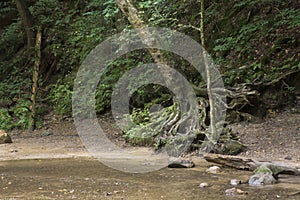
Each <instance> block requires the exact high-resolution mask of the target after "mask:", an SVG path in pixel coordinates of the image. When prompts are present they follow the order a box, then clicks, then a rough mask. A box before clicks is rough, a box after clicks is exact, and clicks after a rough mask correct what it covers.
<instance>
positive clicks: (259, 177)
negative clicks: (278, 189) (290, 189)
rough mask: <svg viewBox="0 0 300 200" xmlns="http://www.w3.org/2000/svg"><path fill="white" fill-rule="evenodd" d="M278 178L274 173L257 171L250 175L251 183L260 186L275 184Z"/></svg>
mask: <svg viewBox="0 0 300 200" xmlns="http://www.w3.org/2000/svg"><path fill="white" fill-rule="evenodd" d="M276 182H277V180H276V179H275V178H274V176H273V174H272V173H269V172H268V173H257V174H254V175H252V176H251V177H250V179H249V185H251V186H260V185H272V184H275V183H276Z"/></svg>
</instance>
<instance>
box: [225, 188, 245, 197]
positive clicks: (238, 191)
mask: <svg viewBox="0 0 300 200" xmlns="http://www.w3.org/2000/svg"><path fill="white" fill-rule="evenodd" d="M225 194H226V195H227V196H237V195H244V194H248V193H247V192H245V191H243V190H241V189H238V188H230V189H227V190H225Z"/></svg>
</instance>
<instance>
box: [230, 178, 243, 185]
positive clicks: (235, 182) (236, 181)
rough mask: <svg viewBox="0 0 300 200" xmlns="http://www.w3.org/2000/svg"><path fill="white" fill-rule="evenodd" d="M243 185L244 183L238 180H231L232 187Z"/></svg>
mask: <svg viewBox="0 0 300 200" xmlns="http://www.w3.org/2000/svg"><path fill="white" fill-rule="evenodd" d="M240 184H242V181H241V180H238V179H231V180H230V185H234V186H235V185H240Z"/></svg>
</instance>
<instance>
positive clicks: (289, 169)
mask: <svg viewBox="0 0 300 200" xmlns="http://www.w3.org/2000/svg"><path fill="white" fill-rule="evenodd" d="M203 158H204V159H205V160H206V161H208V162H212V163H216V164H220V165H223V166H226V167H231V168H235V169H239V170H248V171H254V170H256V169H257V168H258V167H260V166H265V167H267V168H269V169H270V170H271V171H272V172H273V175H274V176H278V175H279V174H289V175H294V176H300V163H293V162H286V161H284V162H283V161H258V160H255V159H252V158H245V157H240V156H228V155H219V154H206V155H204V157H203Z"/></svg>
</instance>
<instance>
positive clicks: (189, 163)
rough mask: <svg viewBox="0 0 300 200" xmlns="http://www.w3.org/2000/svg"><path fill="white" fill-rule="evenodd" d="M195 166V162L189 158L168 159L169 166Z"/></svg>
mask: <svg viewBox="0 0 300 200" xmlns="http://www.w3.org/2000/svg"><path fill="white" fill-rule="evenodd" d="M194 166H195V163H194V162H193V161H192V160H189V159H183V158H176V157H171V158H170V159H169V164H168V167H169V168H192V167H194Z"/></svg>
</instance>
